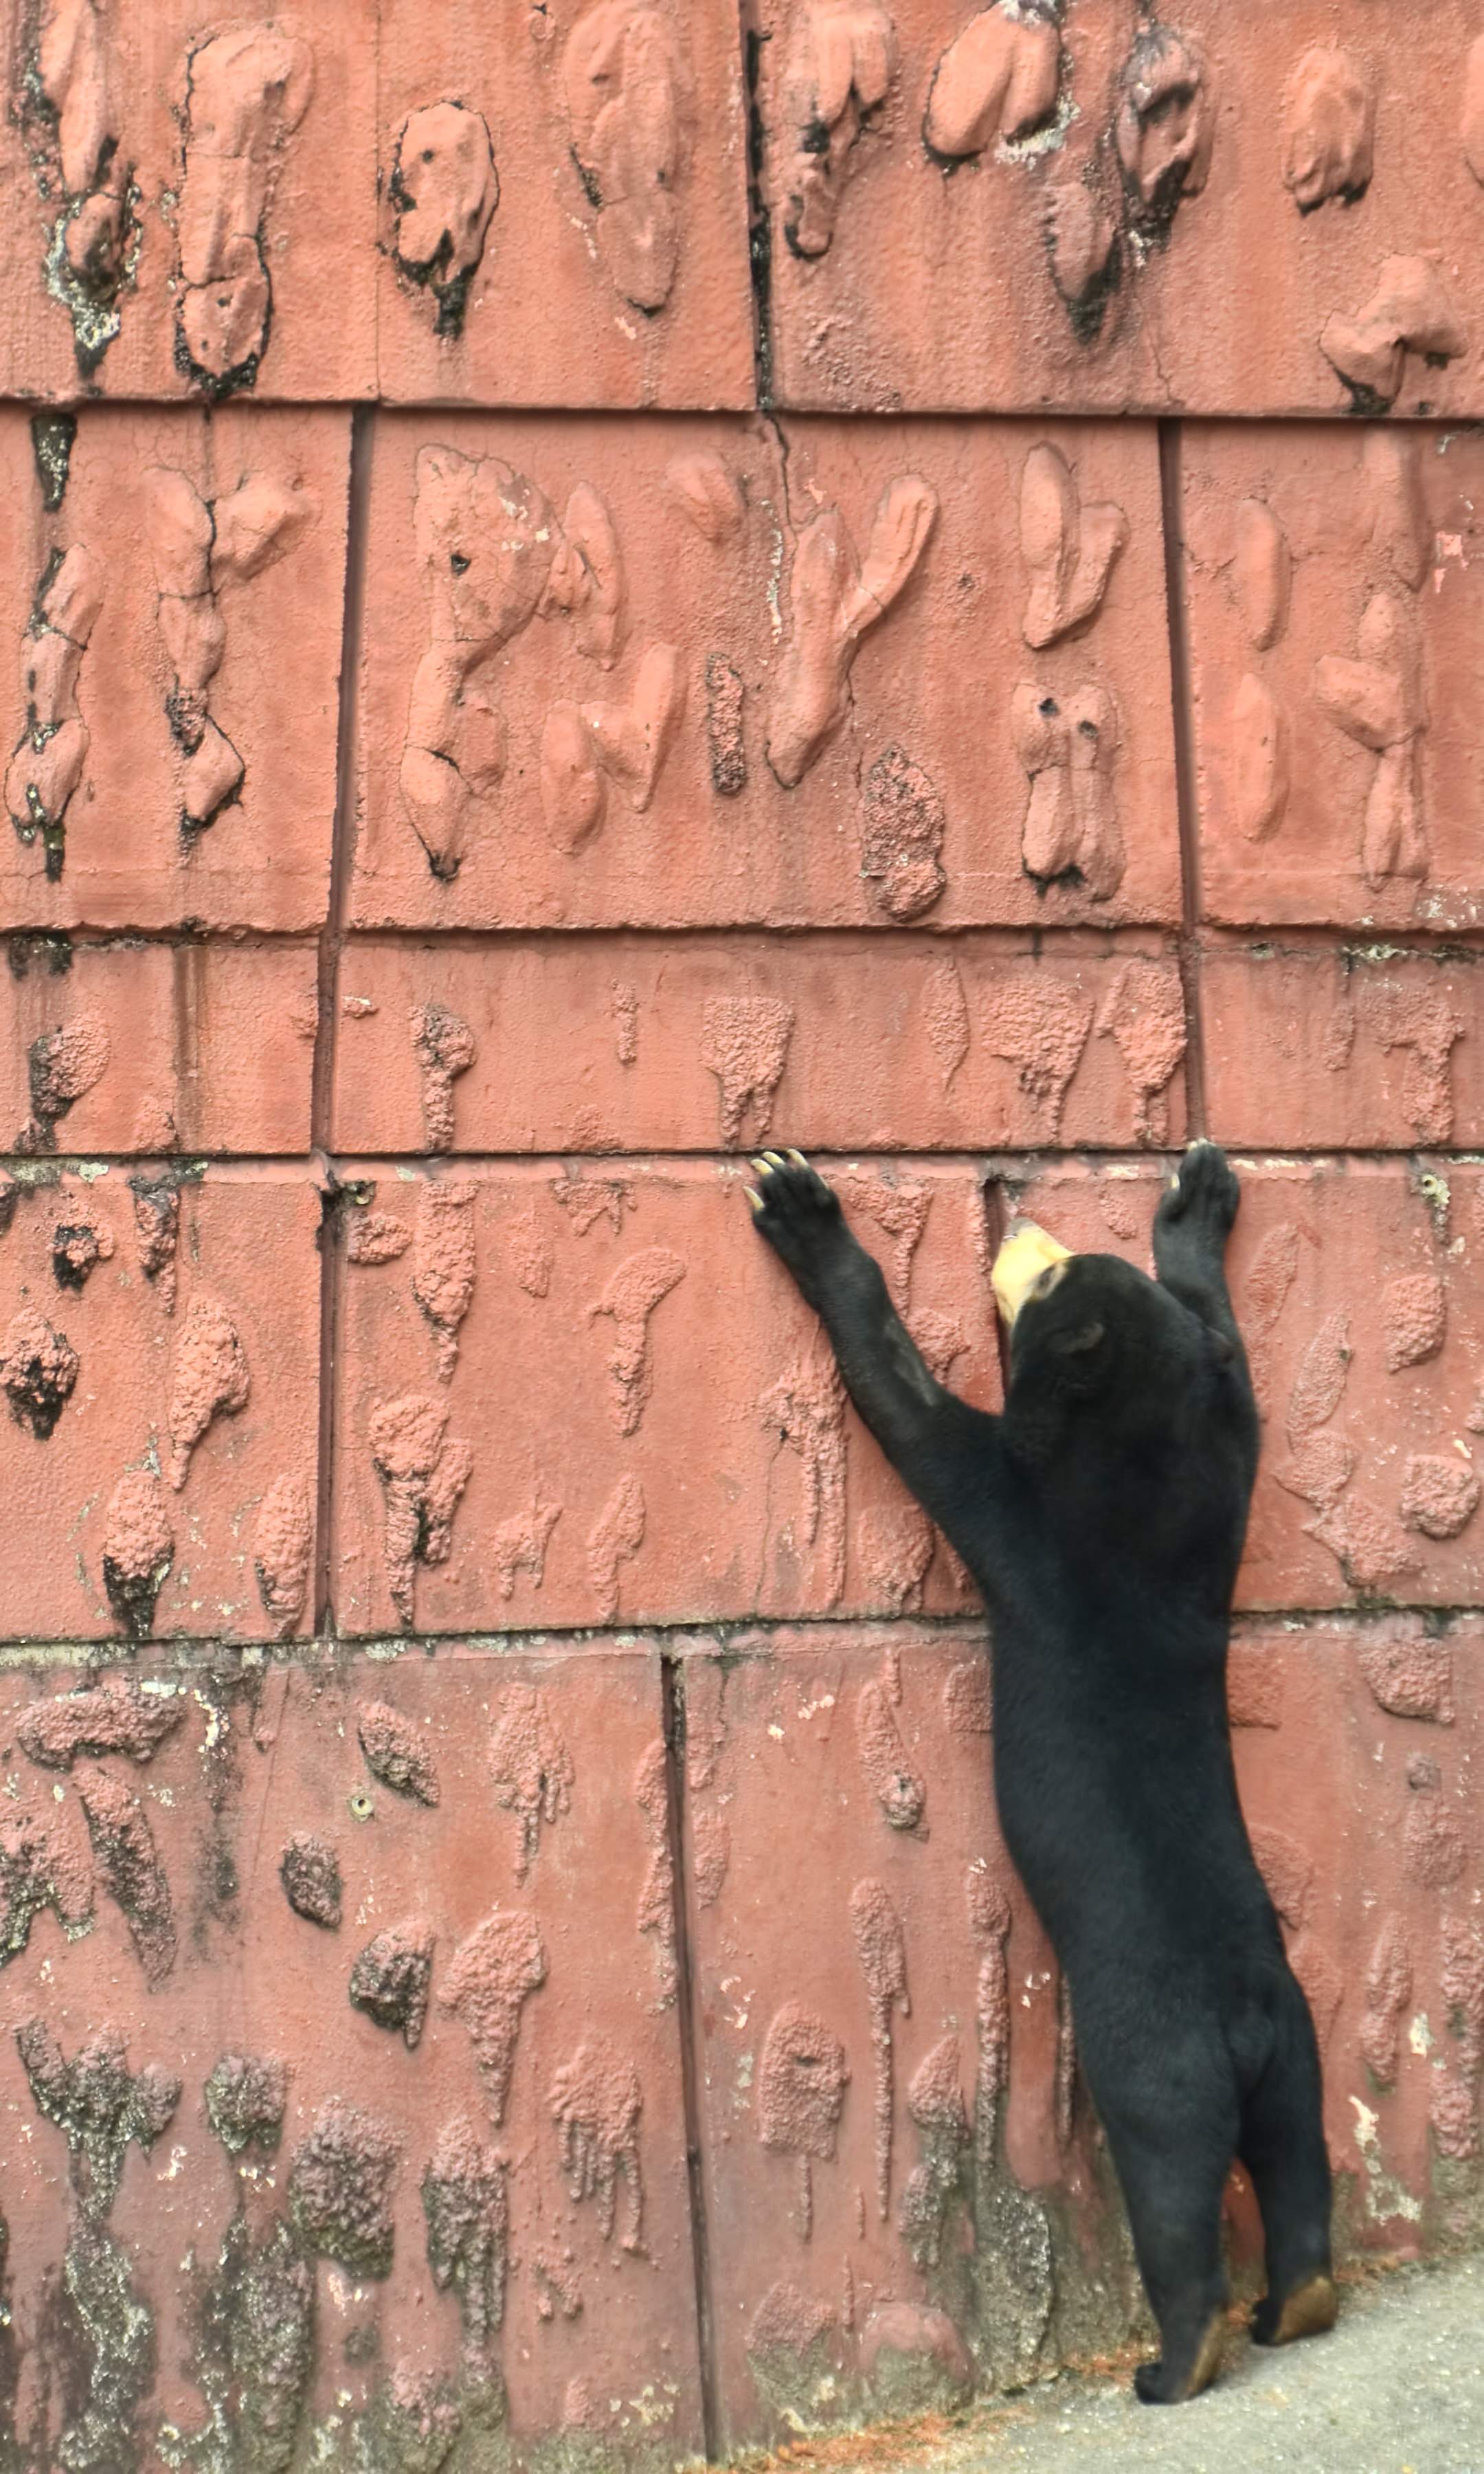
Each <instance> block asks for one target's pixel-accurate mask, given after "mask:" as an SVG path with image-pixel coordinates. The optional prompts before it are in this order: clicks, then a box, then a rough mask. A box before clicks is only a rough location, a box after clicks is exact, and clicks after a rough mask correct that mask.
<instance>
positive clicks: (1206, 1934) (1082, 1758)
mask: <svg viewBox="0 0 1484 2474" xmlns="http://www.w3.org/2000/svg"><path fill="white" fill-rule="evenodd" d="M755 1165H756V1166H757V1168H758V1170H759V1173H760V1174H759V1184H760V1189H761V1191H760V1194H759V1195H757V1196H754V1198H753V1199H754V1207H755V1209H756V1214H757V1225H758V1228H759V1230H760V1231H761V1233H762V1235H763V1236H764V1237H766V1238H767V1239H768V1241H769V1243H770V1244H771V1245H772V1246H773V1247H774V1249H776V1251H777V1252H778V1255H779V1256H780V1257H781V1259H782V1261H783V1262H784V1263H785V1264H786V1265H787V1267H788V1269H789V1271H790V1272H791V1273H793V1276H794V1278H795V1280H796V1281H797V1282H798V1284H799V1287H800V1289H801V1290H802V1293H803V1296H804V1297H805V1298H807V1300H808V1302H809V1303H810V1305H812V1306H813V1307H814V1308H815V1309H816V1311H817V1312H818V1313H819V1315H820V1316H821V1317H822V1319H823V1321H824V1323H825V1326H826V1330H827V1332H828V1334H829V1337H830V1340H831V1341H832V1343H833V1345H834V1349H835V1354H836V1356H837V1358H838V1360H839V1365H840V1370H841V1373H842V1375H843V1376H844V1378H845V1382H846V1385H847V1388H848V1389H849V1392H850V1397H851V1399H852V1400H853V1401H854V1403H855V1406H856V1408H857V1409H858V1410H859V1412H860V1414H861V1416H862V1418H863V1419H865V1421H866V1423H867V1425H868V1426H869V1427H870V1428H871V1430H872V1432H873V1434H874V1436H875V1438H876V1440H877V1442H878V1443H880V1445H881V1447H882V1449H883V1450H884V1451H885V1453H886V1454H887V1457H888V1459H889V1460H890V1461H891V1462H892V1463H893V1465H894V1466H895V1467H896V1468H897V1469H898V1471H899V1473H900V1475H901V1476H902V1477H903V1478H904V1479H905V1481H906V1483H907V1485H908V1486H909V1487H910V1488H911V1489H912V1492H914V1494H915V1495H916V1496H917V1497H918V1499H919V1501H920V1502H921V1503H922V1504H923V1505H924V1506H925V1508H926V1510H927V1511H928V1512H929V1513H931V1515H932V1516H933V1518H934V1519H935V1520H936V1521H937V1522H938V1524H939V1526H940V1527H941V1528H942V1529H943V1531H944V1532H945V1535H946V1537H947V1538H948V1539H949V1540H950V1541H951V1542H952V1544H953V1545H954V1546H955V1547H956V1548H957V1550H958V1552H959V1554H960V1555H961V1556H962V1557H963V1559H964V1562H965V1563H966V1564H968V1566H969V1570H970V1572H971V1573H972V1574H973V1576H974V1579H975V1581H976V1582H977V1583H978V1585H979V1588H980V1589H982V1591H983V1593H984V1597H985V1601H986V1604H987V1606H988V1608H989V1610H990V1615H991V1638H992V1657H993V1692H994V1783H995V1790H996V1794H997V1798H998V1804H999V1814H1000V1822H1001V1826H1002V1829H1003V1831H1004V1836H1005V1842H1006V1845H1007V1847H1008V1848H1009V1851H1010V1854H1011V1856H1012V1857H1013V1859H1014V1861H1015V1863H1016V1865H1017V1869H1018V1871H1019V1874H1020V1877H1021V1880H1023V1881H1024V1883H1025V1887H1026V1889H1027V1891H1028V1893H1029V1895H1030V1898H1031V1900H1032V1902H1033V1904H1034V1905H1035V1907H1036V1910H1037V1912H1038V1914H1039V1915H1040V1916H1041V1921H1042V1923H1043V1924H1044V1925H1045V1928H1046V1930H1047V1932H1048V1934H1049V1935H1050V1938H1051V1941H1052V1944H1053V1946H1054V1948H1055V1950H1056V1953H1057V1956H1058V1958H1059V1960H1060V1962H1061V1965H1062V1967H1063V1969H1064V1970H1065V1976H1066V1978H1067V1982H1068V1986H1069V1990H1070V1994H1071V2003H1072V2016H1073V2022H1074V2025H1075V2029H1076V2036H1077V2047H1078V2052H1079V2055H1080V2058H1081V2062H1082V2066H1083V2070H1084V2072H1085V2074H1086V2076H1087V2080H1088V2084H1089V2089H1090V2091H1091V2095H1092V2098H1093V2101H1094V2103H1095V2105H1096V2107H1097V2110H1098V2113H1099V2115H1100V2117H1101V2120H1102V2122H1103V2127H1104V2129H1105V2131H1106V2134H1107V2138H1108V2144H1109V2147H1110V2149H1111V2151H1112V2154H1113V2163H1114V2165H1115V2167H1116V2169H1117V2172H1118V2178H1119V2181H1120V2183H1121V2185H1122V2188H1123V2194H1124V2197H1125V2200H1126V2202H1127V2205H1128V2211H1129V2218H1130V2221H1131V2225H1132V2228H1133V2234H1134V2244H1135V2249H1136V2252H1137V2259H1138V2265H1139V2270H1140V2273H1141V2274H1142V2277H1143V2280H1144V2285H1145V2288H1146V2291H1147V2292H1148V2295H1149V2299H1150V2302H1151V2305H1152V2306H1153V2309H1154V2312H1155V2315H1156V2317H1157V2318H1158V2320H1159V2323H1160V2338H1161V2356H1160V2360H1159V2361H1158V2362H1157V2363H1149V2364H1145V2365H1142V2367H1141V2368H1140V2369H1139V2371H1138V2373H1137V2377H1136V2381H1135V2385H1136V2387H1137V2390H1138V2393H1139V2395H1140V2396H1141V2397H1142V2398H1144V2399H1145V2400H1146V2401H1147V2402H1149V2403H1174V2402H1176V2401H1178V2400H1179V2399H1181V2398H1184V2397H1187V2396H1192V2395H1194V2394H1195V2393H1196V2391H1197V2390H1198V2389H1201V2388H1203V2387H1204V2386H1205V2384H1206V2382H1207V2381H1208V2380H1209V2378H1210V2376H1211V2374H1212V2372H1213V2371H1214V2369H1215V2367H1216V2364H1217V2360H1218V2356H1219V2350H1220V2335H1221V2326H1222V2318H1223V2315H1224V2312H1225V2307H1226V2302H1227V2285H1226V2278H1225V2273H1224V2269H1223V2264H1222V2247H1221V2203H1222V2190H1223V2186H1224V2184H1225V2181H1226V2177H1227V2172H1228V2169H1229V2167H1230V2165H1231V2162H1232V2159H1233V2155H1235V2156H1238V2157H1239V2158H1240V2159H1241V2161H1242V2163H1243V2165H1244V2166H1245V2167H1246V2169H1247V2171H1248V2173H1249V2174H1250V2176H1251V2178H1252V2182H1253V2186H1254V2189H1255V2191H1256V2193H1257V2202H1258V2205H1259V2207H1260V2209H1261V2212H1262V2223H1263V2231H1264V2236H1265V2241H1266V2250H1267V2277H1268V2292H1267V2298H1266V2300H1265V2301H1263V2302H1262V2303H1260V2304H1259V2305H1258V2308H1257V2314H1256V2316H1255V2317H1254V2321H1253V2334H1254V2336H1255V2337H1256V2338H1257V2340H1258V2341H1259V2342H1262V2343H1281V2342H1283V2341H1286V2340H1287V2339H1288V2338H1290V2337H1298V2336H1304V2335H1308V2334H1310V2333H1311V2332H1315V2331H1317V2330H1319V2329H1321V2328H1327V2327H1328V2326H1329V2325H1330V2324H1331V2322H1332V2319H1333V2316H1334V2288H1333V2284H1332V2282H1331V2279H1330V2262H1329V2196H1330V2194H1329V2165H1328V2154H1327V2151H1326V2147H1325V2136H1324V2127H1323V2121H1322V2112H1321V2087H1320V2065H1319V2053H1318V2049H1317V2046H1316V2043H1315V2038H1314V2029H1313V2023H1312V2021H1311V2019H1310V2016H1309V2010H1308V2005H1307V2003H1306V2001H1305V2000H1304V1994H1303V1992H1302V1990H1301V1988H1300V1986H1299V1983H1298V1981H1297V1979H1296V1977H1294V1975H1293V1972H1292V1970H1291V1969H1290V1967H1289V1965H1288V1960H1287V1957H1286V1954H1285V1953H1284V1949H1283V1941H1282V1934H1281V1930H1280V1928H1279V1923H1278V1918H1277V1916H1276V1914H1275V1913H1274V1909H1273V1904H1272V1901H1271V1900H1270V1898H1269V1896H1268V1893H1267V1890H1266V1888H1265V1887H1264V1884H1263V1880H1262V1877H1261V1875H1260V1873H1259V1872H1258V1870H1257V1864H1256V1862H1255V1861H1254V1858H1253V1853H1252V1848H1251V1845H1250V1843H1249V1840H1248V1836H1247V1831H1246V1827H1245V1825H1244V1823H1243V1820H1242V1814H1241V1808H1240V1806H1239V1804H1238V1801H1237V1792H1236V1780H1235V1776H1234V1773H1233V1765H1232V1748H1231V1740H1230V1736H1229V1733H1228V1721H1227V1706H1226V1665H1227V1637H1228V1630H1229V1623H1230V1615H1231V1606H1232V1592H1233V1585H1234V1583H1235V1579H1236V1569H1237V1564H1238V1561H1239V1559H1240V1556H1241V1551H1242V1540H1243V1537H1244V1534H1245V1531H1246V1525H1247V1509H1248V1503H1249V1500H1250V1497H1251V1493H1252V1485H1253V1477H1254V1473H1255V1470H1256V1467H1257V1410H1256V1406H1255V1404H1254V1400H1253V1392H1252V1384H1251V1380H1250V1378H1249V1375H1248V1371H1247V1362H1246V1357H1245V1355H1244V1352H1243V1349H1242V1344H1241V1339H1240V1335H1239V1334H1238V1331H1237V1327H1236V1322H1235V1319H1234V1317H1233V1311H1232V1303H1231V1298H1230V1297H1229V1296H1228V1293H1227V1284H1226V1275H1225V1272H1224V1269H1223V1258H1224V1254H1225V1249H1226V1241H1227V1237H1228V1234H1229V1232H1230V1230H1231V1227H1232V1224H1233V1220H1234V1218H1235V1216H1236V1206H1237V1199H1238V1188H1237V1181H1236V1178H1235V1177H1234V1176H1233V1173H1232V1171H1231V1169H1230V1168H1229V1167H1228V1165H1227V1162H1226V1159H1225V1157H1224V1156H1223V1154H1222V1153H1221V1152H1219V1151H1218V1150H1217V1149H1216V1148H1215V1146H1214V1145H1212V1144H1209V1143H1201V1144H1197V1145H1194V1146H1192V1148H1191V1149H1190V1151H1189V1152H1187V1153H1186V1154H1185V1161H1184V1163H1183V1165H1182V1167H1181V1169H1180V1171H1179V1174H1178V1175H1177V1176H1175V1177H1174V1178H1172V1179H1171V1181H1170V1184H1169V1186H1168V1188H1167V1190H1166V1192H1165V1193H1164V1195H1163V1197H1162V1198H1161V1202H1160V1206H1159V1210H1158V1213H1157V1215H1156V1220H1155V1227H1154V1255H1155V1264H1156V1268H1157V1273H1158V1277H1157V1278H1156V1279H1153V1280H1151V1279H1149V1278H1147V1277H1146V1276H1145V1274H1144V1273H1142V1272H1138V1271H1136V1270H1135V1269H1134V1268H1133V1267H1132V1266H1131V1265H1130V1264H1127V1263H1124V1262H1122V1261H1120V1260H1118V1259H1117V1258H1116V1257H1115V1256H1113V1255H1105V1254H1082V1255H1073V1256H1071V1257H1070V1258H1069V1259H1067V1260H1066V1261H1065V1263H1063V1264H1060V1265H1058V1266H1056V1268H1055V1271H1054V1273H1045V1274H1042V1276H1041V1278H1040V1279H1039V1280H1038V1281H1037V1283H1036V1284H1035V1286H1034V1287H1033V1288H1032V1289H1031V1292H1030V1295H1029V1297H1028V1299H1027V1301H1026V1302H1025V1303H1024V1304H1023V1305H1022V1306H1021V1307H1020V1310H1019V1311H1018V1313H1017V1315H1016V1317H1015V1321H1014V1323H1013V1327H1012V1332H1011V1372H1010V1383H1009V1389H1008V1395H1007V1398H1006V1403H1005V1409H1004V1413H1003V1415H1002V1416H1000V1417H991V1416H988V1415H987V1414H986V1413H985V1412H983V1411H982V1410H978V1409H973V1408H970V1407H969V1405H968V1404H967V1403H966V1402H964V1401H962V1400H959V1399H956V1398H955V1397H954V1396H953V1395H952V1394H951V1393H949V1392H946V1391H945V1390H944V1388H943V1387H942V1385H941V1384H939V1383H938V1382H936V1381H935V1379H934V1377H933V1376H932V1374H931V1373H930V1372H929V1370H928V1369H927V1367H926V1366H925V1365H924V1363H923V1361H922V1356H921V1354H920V1352H919V1350H918V1348H917V1347H916V1346H915V1344H914V1342H913V1340H912V1338H911V1336H910V1334H909V1333H908V1331H907V1330H906V1328H905V1326H904V1324H903V1323H902V1322H901V1320H900V1318H899V1316H898V1314H897V1313H896V1311H895V1309H894V1308H893V1306H892V1303H891V1300H890V1298H888V1296H887V1291H886V1283H885V1281H884V1280H883V1278H882V1276H881V1273H880V1270H879V1268H878V1266H877V1265H876V1263H875V1262H874V1259H873V1258H872V1256H871V1255H869V1254H868V1253H866V1252H865V1250H864V1249H862V1248H861V1247H860V1246H859V1245H858V1244H857V1243H856V1241H855V1239H854V1237H853V1236H852V1235H851V1234H850V1229H849V1228H848V1227H847V1225H846V1223H845V1219H844V1216H843V1214H842V1212H841V1209H840V1204H839V1201H838V1200H837V1198H836V1197H835V1196H834V1195H833V1194H832V1193H831V1192H830V1191H829V1188H828V1187H827V1186H826V1184H825V1182H824V1180H823V1179H822V1178H821V1177H820V1176H817V1175H816V1174H815V1172H814V1171H813V1170H812V1169H811V1168H809V1167H808V1166H807V1165H806V1163H805V1162H804V1161H803V1160H802V1159H801V1158H800V1156H799V1154H798V1153H797V1152H792V1153H790V1154H789V1155H788V1157H787V1158H786V1159H785V1158H784V1157H783V1156H782V1155H781V1154H779V1153H778V1152H769V1153H768V1154H767V1155H766V1157H765V1158H764V1159H762V1160H759V1161H758V1162H757V1163H756V1164H755Z"/></svg>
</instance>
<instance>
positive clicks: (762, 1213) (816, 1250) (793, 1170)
mask: <svg viewBox="0 0 1484 2474" xmlns="http://www.w3.org/2000/svg"><path fill="white" fill-rule="evenodd" d="M753 1166H754V1169H755V1170H756V1171H757V1180H758V1181H757V1187H756V1188H755V1189H754V1187H753V1186H747V1187H745V1188H744V1191H745V1193H746V1195H747V1199H748V1201H749V1202H750V1203H751V1204H752V1206H753V1210H754V1214H755V1216H756V1221H757V1226H758V1229H759V1232H760V1233H761V1235H763V1236H764V1237H766V1238H767V1240H768V1243H769V1245H770V1246H771V1247H773V1249H774V1250H775V1252H777V1253H778V1254H780V1255H781V1256H782V1258H783V1261H784V1262H785V1263H786V1264H787V1265H788V1268H789V1270H790V1271H791V1272H792V1273H794V1276H795V1278H796V1279H798V1278H801V1277H802V1276H803V1275H804V1274H805V1273H807V1272H808V1270H809V1268H810V1266H811V1265H812V1264H814V1263H815V1262H816V1261H817V1260H818V1258H819V1255H820V1252H821V1249H823V1248H824V1247H826V1246H827V1245H828V1244H829V1242H830V1241H831V1240H832V1239H833V1238H834V1237H835V1236H836V1235H838V1233H839V1230H840V1228H841V1226H842V1225H843V1215H842V1213H841V1209H840V1198H839V1196H838V1195H836V1194H832V1193H831V1192H830V1190H829V1188H828V1186H827V1185H826V1183H825V1180H824V1178H823V1177H822V1176H820V1175H819V1173H818V1171H817V1170H816V1169H812V1168H811V1167H810V1166H809V1163H808V1161H807V1160H806V1159H805V1158H804V1157H803V1154H802V1152H788V1154H787V1156H786V1157H785V1155H784V1154H783V1153H782V1152H763V1153H762V1155H761V1157H760V1158H758V1159H754V1162H753Z"/></svg>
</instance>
